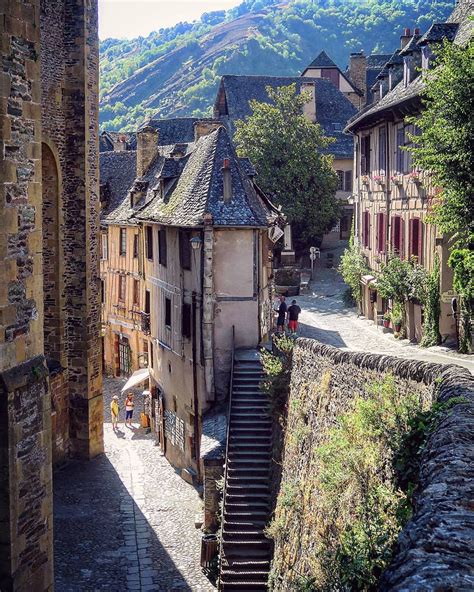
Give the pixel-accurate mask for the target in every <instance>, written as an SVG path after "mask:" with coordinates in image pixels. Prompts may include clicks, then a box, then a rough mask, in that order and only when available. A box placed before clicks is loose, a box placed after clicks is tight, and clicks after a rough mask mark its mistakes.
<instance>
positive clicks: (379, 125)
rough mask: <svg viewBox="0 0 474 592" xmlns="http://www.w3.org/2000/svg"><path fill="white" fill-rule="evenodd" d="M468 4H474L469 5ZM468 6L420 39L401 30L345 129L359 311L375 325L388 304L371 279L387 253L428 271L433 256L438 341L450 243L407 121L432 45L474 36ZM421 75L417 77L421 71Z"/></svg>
mask: <svg viewBox="0 0 474 592" xmlns="http://www.w3.org/2000/svg"><path fill="white" fill-rule="evenodd" d="M470 5H471V6H470ZM471 9H472V3H470V2H460V3H458V5H457V6H456V8H455V10H454V12H453V13H452V15H451V17H450V19H448V22H447V23H435V24H433V25H432V26H431V27H430V29H429V30H428V31H427V32H426V33H425V34H424V35H421V34H420V31H419V30H418V29H415V31H414V32H413V33H411V32H410V30H409V29H405V31H404V34H403V35H402V36H401V44H400V48H399V49H397V50H396V51H395V52H394V53H393V55H392V56H391V57H390V59H389V60H387V62H386V64H385V66H384V68H383V69H382V70H381V71H380V72H379V74H378V75H377V79H376V83H375V85H374V86H373V87H372V88H371V92H372V95H373V100H372V101H371V102H369V104H368V105H367V106H366V107H365V108H364V109H362V110H361V111H360V112H359V113H358V114H357V115H356V116H355V117H354V118H353V119H352V120H351V121H350V122H349V124H348V126H347V128H346V130H347V131H348V132H350V133H351V134H353V136H354V138H355V156H354V163H355V164H354V170H355V176H354V194H355V220H356V225H355V230H356V240H357V242H358V244H359V245H360V248H361V251H362V253H363V254H364V255H365V257H366V259H367V263H368V265H369V267H370V269H371V270H372V272H373V273H371V274H368V275H367V276H365V277H364V278H363V286H362V294H363V299H362V310H363V313H364V314H365V316H367V318H369V319H374V320H377V318H378V319H379V320H380V317H381V315H382V314H383V313H384V311H385V310H386V309H387V306H388V303H387V302H385V301H383V300H382V299H381V298H380V296H378V295H377V286H376V280H375V273H376V272H378V271H380V269H381V265H382V264H383V263H384V262H386V261H387V257H388V255H389V254H390V253H395V254H397V255H399V256H400V257H401V258H402V259H409V258H411V257H416V259H417V261H418V263H420V264H421V265H423V266H424V267H425V268H426V269H427V270H428V271H431V270H432V269H433V264H434V258H435V255H437V256H438V257H439V260H440V273H441V280H440V281H441V292H442V294H444V295H445V297H443V298H442V301H441V315H440V332H441V335H442V339H443V341H445V340H449V339H450V338H454V337H455V334H456V328H455V321H454V317H453V315H452V311H451V298H450V297H449V295H450V294H452V271H451V269H450V268H449V267H448V265H447V261H448V257H449V240H448V239H449V237H446V236H442V235H440V234H439V232H438V230H437V229H436V228H435V227H434V226H433V225H431V224H429V222H428V221H427V216H428V214H429V211H430V207H431V202H432V199H433V197H434V196H435V192H436V188H435V187H433V186H432V185H431V184H430V179H429V175H428V174H427V173H426V172H425V171H419V170H415V169H414V166H413V163H412V158H411V155H410V153H409V152H407V151H406V149H405V148H406V147H407V146H408V145H409V144H410V142H411V141H412V140H411V139H410V135H411V136H413V135H415V136H416V133H417V129H416V127H414V126H412V125H408V124H407V123H406V121H405V118H406V116H407V115H416V114H417V113H419V112H420V109H421V108H422V104H421V98H420V92H421V91H422V89H423V85H424V73H425V72H426V71H427V70H428V69H429V68H430V67H431V65H432V55H433V52H432V49H433V45H434V44H437V43H440V42H441V41H443V40H444V39H446V40H448V41H453V42H454V43H465V42H466V41H467V39H468V38H469V36H470V34H471V26H472V25H471V22H470V21H469V20H468V18H467V17H468V15H469V14H470V11H471ZM420 70H421V72H420ZM406 312H407V325H408V326H407V334H408V335H407V336H408V338H409V339H410V340H412V341H419V340H420V339H421V336H422V316H423V310H422V307H421V304H420V303H419V302H416V301H413V302H412V301H410V302H409V303H408V304H407V311H406Z"/></svg>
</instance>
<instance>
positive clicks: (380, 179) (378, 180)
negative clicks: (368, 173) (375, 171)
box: [372, 175, 385, 187]
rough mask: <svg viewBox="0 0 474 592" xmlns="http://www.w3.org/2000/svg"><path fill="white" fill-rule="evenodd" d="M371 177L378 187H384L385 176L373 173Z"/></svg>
mask: <svg viewBox="0 0 474 592" xmlns="http://www.w3.org/2000/svg"><path fill="white" fill-rule="evenodd" d="M372 179H373V181H374V183H375V184H376V185H378V186H379V187H385V177H382V175H373V177H372Z"/></svg>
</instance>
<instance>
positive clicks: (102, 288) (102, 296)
mask: <svg viewBox="0 0 474 592" xmlns="http://www.w3.org/2000/svg"><path fill="white" fill-rule="evenodd" d="M100 301H101V303H102V304H104V302H105V280H100Z"/></svg>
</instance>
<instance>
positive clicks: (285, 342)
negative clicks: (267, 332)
mask: <svg viewBox="0 0 474 592" xmlns="http://www.w3.org/2000/svg"><path fill="white" fill-rule="evenodd" d="M273 344H274V350H275V352H276V353H271V352H269V351H267V350H265V349H263V350H262V351H261V356H262V365H263V370H264V372H265V374H266V375H267V377H266V379H265V380H264V381H263V385H262V386H263V389H264V390H265V392H266V393H267V395H268V397H269V399H270V411H271V413H272V415H274V416H276V418H277V419H279V418H280V416H281V415H282V413H283V411H284V409H285V407H286V404H287V401H288V394H289V391H290V378H291V357H292V352H293V347H294V345H295V342H294V340H293V339H292V338H290V337H286V336H285V335H283V336H282V337H274V341H273Z"/></svg>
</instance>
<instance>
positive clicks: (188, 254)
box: [179, 230, 192, 271]
mask: <svg viewBox="0 0 474 592" xmlns="http://www.w3.org/2000/svg"><path fill="white" fill-rule="evenodd" d="M190 241H191V232H190V231H189V230H180V231H179V260H180V264H181V268H182V269H186V270H188V271H189V270H191V260H192V246H191V242H190Z"/></svg>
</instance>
